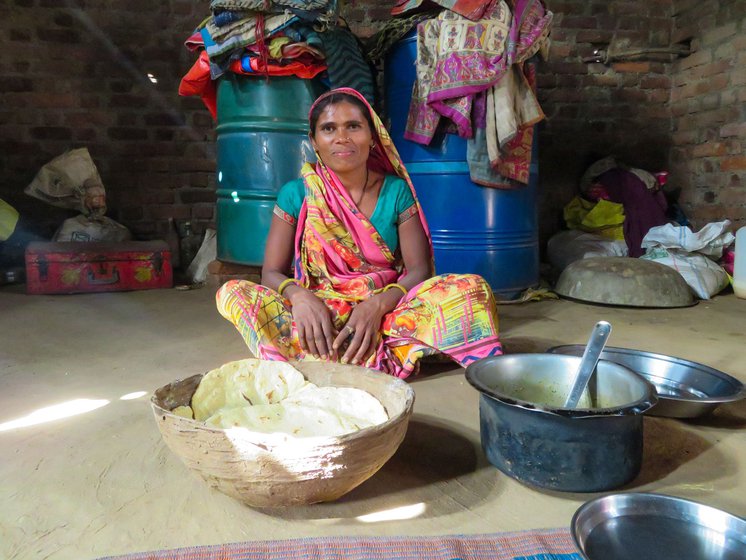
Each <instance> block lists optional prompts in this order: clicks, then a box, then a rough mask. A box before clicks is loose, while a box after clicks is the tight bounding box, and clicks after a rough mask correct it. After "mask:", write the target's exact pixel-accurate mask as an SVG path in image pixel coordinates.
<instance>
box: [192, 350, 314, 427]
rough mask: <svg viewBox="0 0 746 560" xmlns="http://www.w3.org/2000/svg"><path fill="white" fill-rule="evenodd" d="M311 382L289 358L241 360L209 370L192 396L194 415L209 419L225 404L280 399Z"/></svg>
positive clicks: (267, 401) (233, 405) (259, 402)
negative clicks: (277, 360)
mask: <svg viewBox="0 0 746 560" xmlns="http://www.w3.org/2000/svg"><path fill="white" fill-rule="evenodd" d="M306 384H307V381H306V379H305V378H304V377H303V374H302V373H300V372H299V371H298V370H297V369H295V368H294V367H293V366H291V365H290V364H287V363H285V362H269V361H263V360H251V359H248V360H238V361H235V362H229V363H227V364H225V365H223V366H222V367H219V368H218V369H214V370H212V371H210V372H208V373H206V374H205V376H204V377H203V378H202V380H201V381H200V384H199V386H198V387H197V390H196V391H195V392H194V395H193V396H192V410H194V419H195V420H199V421H205V420H207V419H208V418H209V417H210V416H212V415H213V414H215V413H216V412H217V411H218V410H220V409H222V408H235V407H240V406H245V405H247V404H248V405H256V404H271V403H277V402H280V401H281V400H282V399H284V398H285V397H286V396H288V395H289V394H292V393H295V392H297V391H298V390H300V389H301V388H302V387H303V386H305V385H306Z"/></svg>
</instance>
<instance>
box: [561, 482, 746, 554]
mask: <svg viewBox="0 0 746 560" xmlns="http://www.w3.org/2000/svg"><path fill="white" fill-rule="evenodd" d="M571 528H572V536H573V539H574V540H575V544H576V546H577V547H578V549H579V550H580V552H581V554H582V555H583V558H585V559H586V560H746V520H745V519H742V518H740V517H736V516H735V515H731V514H729V513H726V512H724V511H721V510H719V509H716V508H713V507H710V506H706V505H703V504H699V503H697V502H693V501H690V500H685V499H683V498H675V497H673V496H665V495H663V494H645V493H636V492H630V493H625V494H610V495H608V496H603V497H601V498H596V499H595V500H591V501H589V502H586V503H585V504H583V505H582V506H581V507H580V508H579V509H578V510H577V511H576V512H575V515H574V516H573V518H572V524H571Z"/></svg>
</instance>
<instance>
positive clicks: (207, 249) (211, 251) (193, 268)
mask: <svg viewBox="0 0 746 560" xmlns="http://www.w3.org/2000/svg"><path fill="white" fill-rule="evenodd" d="M217 246H218V242H217V236H216V232H215V230H214V229H210V228H207V229H206V230H205V238H204V239H203V240H202V245H201V246H200V248H199V251H197V255H196V256H195V257H194V259H192V262H191V263H189V266H188V267H187V269H186V276H187V278H188V279H189V281H190V282H192V283H198V282H204V281H205V280H206V279H207V265H209V264H210V263H211V262H212V261H214V260H215V258H216V257H217Z"/></svg>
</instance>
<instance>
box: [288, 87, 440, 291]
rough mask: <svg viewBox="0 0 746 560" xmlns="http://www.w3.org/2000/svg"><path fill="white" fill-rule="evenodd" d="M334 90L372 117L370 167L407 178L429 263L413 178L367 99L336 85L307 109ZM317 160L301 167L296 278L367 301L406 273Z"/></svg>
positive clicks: (305, 283) (377, 234)
mask: <svg viewBox="0 0 746 560" xmlns="http://www.w3.org/2000/svg"><path fill="white" fill-rule="evenodd" d="M335 93H344V94H347V95H350V96H353V97H356V98H357V99H359V100H360V101H362V102H363V103H364V104H365V107H366V108H367V110H368V111H369V114H370V117H371V120H372V121H373V125H374V130H373V131H372V133H373V137H374V140H375V146H374V147H373V148H371V151H370V155H369V157H368V168H369V169H371V170H372V171H377V172H379V173H383V174H387V175H397V176H399V177H401V178H402V179H404V181H406V183H407V185H408V186H409V189H410V190H411V192H412V196H413V197H414V200H415V204H416V205H417V210H418V215H419V219H420V221H421V223H422V227H423V229H424V230H425V234H426V235H427V238H428V241H429V242H430V243H429V245H430V259H431V262H432V241H431V240H430V232H429V229H428V227H427V222H426V221H425V216H424V214H423V212H422V208H421V206H420V203H419V201H418V199H417V194H416V192H415V190H414V186H413V185H412V180H411V179H410V178H409V174H408V173H407V170H406V168H405V167H404V164H403V163H402V161H401V158H400V157H399V153H398V152H397V150H396V147H395V146H394V143H393V142H392V140H391V136H390V135H389V133H388V131H387V130H386V129H385V127H384V126H383V123H382V122H381V119H380V118H379V117H378V115H377V114H376V112H375V111H374V110H373V108H372V107H371V106H370V104H368V102H367V101H366V100H365V97H363V96H362V95H361V94H360V93H359V92H357V91H356V90H354V89H352V88H339V89H335V90H332V91H329V92H327V93H325V94H323V95H321V96H320V97H319V98H318V99H317V100H316V101H315V102H314V104H313V105H312V106H311V111H313V109H314V107H316V105H317V104H318V103H319V102H320V101H321V100H322V99H324V98H326V97H328V96H330V95H332V94H335ZM309 115H310V113H309ZM317 158H318V161H317V163H316V164H314V165H312V164H309V163H306V164H305V165H304V166H303V168H302V170H301V174H302V176H303V180H304V183H305V186H306V197H305V200H304V203H303V206H302V207H301V210H300V216H299V218H298V226H297V229H296V238H295V249H296V250H295V255H296V260H295V277H296V278H297V279H298V280H299V281H300V282H301V283H302V284H303V285H304V286H305V287H307V288H310V289H312V290H314V291H316V292H320V295H322V296H326V297H341V298H342V299H348V300H361V299H365V298H366V297H368V296H369V295H370V294H371V293H373V292H374V291H375V290H378V289H381V288H383V287H384V286H386V285H387V284H390V283H393V282H396V281H397V280H399V279H400V278H402V277H403V276H405V275H406V270H405V269H404V268H403V265H402V263H401V262H399V259H397V258H396V256H395V255H394V254H392V252H391V250H390V249H389V248H388V246H387V245H386V244H385V243H384V242H383V239H382V238H381V236H380V234H379V233H378V232H377V231H376V229H375V228H374V227H373V225H372V224H371V223H370V220H369V219H368V218H367V217H366V216H365V215H364V214H363V213H362V212H360V210H359V209H358V208H357V205H356V204H355V202H354V201H353V200H352V197H351V196H350V195H349V193H348V192H347V189H346V188H345V186H344V185H343V184H342V183H341V181H340V180H339V178H338V177H337V175H336V174H335V173H334V171H332V170H331V169H329V168H328V167H327V166H326V164H324V162H323V161H322V160H321V158H320V157H318V154H317ZM431 268H432V267H431Z"/></svg>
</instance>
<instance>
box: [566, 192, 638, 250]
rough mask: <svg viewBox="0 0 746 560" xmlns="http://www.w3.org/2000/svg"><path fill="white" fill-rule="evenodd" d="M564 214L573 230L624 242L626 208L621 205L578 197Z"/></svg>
mask: <svg viewBox="0 0 746 560" xmlns="http://www.w3.org/2000/svg"><path fill="white" fill-rule="evenodd" d="M563 214H564V218H565V223H566V224H567V227H568V228H570V229H571V230H573V229H579V230H582V231H586V232H589V233H596V234H598V235H601V236H603V237H606V238H608V239H617V240H624V227H623V225H624V206H622V205H621V204H618V203H616V202H610V201H608V200H603V199H602V200H599V201H598V202H591V201H589V200H584V199H583V198H580V197H579V196H576V197H575V198H573V199H572V200H571V201H570V202H569V203H568V204H567V206H565V208H564V211H563Z"/></svg>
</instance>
